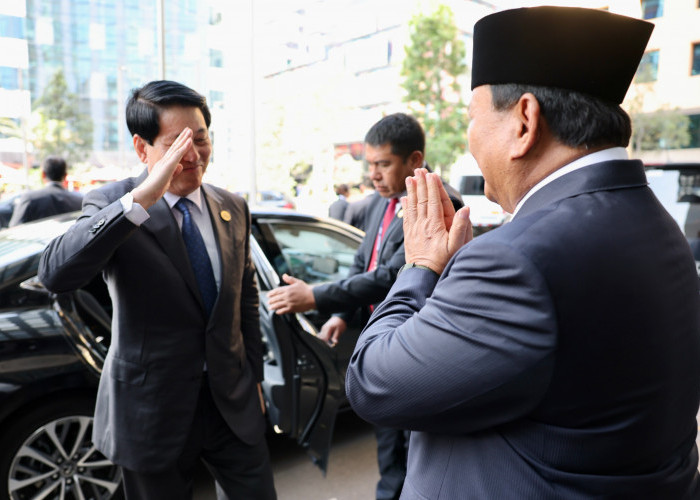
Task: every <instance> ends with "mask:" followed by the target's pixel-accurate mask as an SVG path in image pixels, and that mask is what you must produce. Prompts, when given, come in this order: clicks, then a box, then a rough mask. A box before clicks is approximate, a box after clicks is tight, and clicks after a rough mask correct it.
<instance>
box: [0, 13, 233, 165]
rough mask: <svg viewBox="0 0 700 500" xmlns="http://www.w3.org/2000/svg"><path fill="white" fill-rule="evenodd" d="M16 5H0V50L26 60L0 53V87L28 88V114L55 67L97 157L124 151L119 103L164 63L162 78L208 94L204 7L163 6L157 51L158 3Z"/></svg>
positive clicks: (157, 75) (125, 142)
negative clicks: (20, 53)
mask: <svg viewBox="0 0 700 500" xmlns="http://www.w3.org/2000/svg"><path fill="white" fill-rule="evenodd" d="M15 1H19V2H20V3H24V6H23V7H24V8H21V7H19V8H16V9H6V8H0V52H1V51H4V50H9V49H12V48H14V47H15V46H17V45H19V47H20V50H21V48H22V47H26V48H25V49H24V50H25V51H26V56H25V58H26V63H23V62H22V61H18V62H17V61H13V60H11V59H10V60H8V58H3V57H1V56H0V89H5V90H7V91H18V90H20V91H22V90H23V91H25V92H26V91H28V93H29V97H30V100H31V104H32V106H31V109H32V110H33V109H34V106H33V104H34V103H35V102H36V100H37V99H38V98H39V97H41V95H42V93H43V91H44V89H45V88H46V85H47V83H48V82H49V80H50V79H51V78H52V76H53V75H54V74H55V73H56V72H57V71H58V70H62V71H63V73H64V76H65V78H66V82H67V85H68V91H69V92H72V93H74V94H76V95H77V96H78V97H79V106H80V111H81V112H82V113H85V114H86V115H88V116H90V119H91V120H92V123H93V138H92V139H93V140H92V143H93V148H94V150H95V151H96V152H114V151H118V150H119V149H120V147H121V148H123V147H125V145H127V146H129V148H130V144H131V139H130V136H129V135H128V131H127V130H126V127H125V125H124V118H123V108H124V104H125V102H126V99H127V98H128V95H129V92H130V90H131V89H132V88H135V87H138V86H141V85H143V84H144V83H146V82H148V81H151V80H155V79H160V78H161V68H163V65H164V76H165V78H167V79H171V80H177V81H180V82H182V83H184V84H186V85H188V86H191V87H192V88H194V89H197V90H199V91H200V92H203V93H204V94H205V95H206V94H208V88H207V85H206V74H207V67H208V65H209V60H210V53H211V52H210V50H211V48H210V47H209V46H208V43H207V34H208V32H209V31H208V26H209V25H210V20H211V18H212V8H211V4H210V3H209V2H206V1H196V0H168V1H167V2H162V3H163V4H164V9H163V12H164V15H163V26H164V30H163V31H164V37H163V38H164V42H165V51H163V52H161V50H160V43H159V41H160V36H159V15H160V11H159V2H161V0H148V1H144V0H61V1H57V0H15ZM8 11H9V12H8ZM163 53H164V55H165V58H164V60H163V58H162V54H163ZM20 59H21V58H20ZM218 64H220V65H221V64H222V61H219V62H218ZM23 66H24V67H23ZM12 115H13V113H10V112H6V113H3V110H2V109H0V116H9V117H12V118H17V117H15V116H12Z"/></svg>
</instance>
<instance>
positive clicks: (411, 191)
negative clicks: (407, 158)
mask: <svg viewBox="0 0 700 500" xmlns="http://www.w3.org/2000/svg"><path fill="white" fill-rule="evenodd" d="M414 174H415V175H414V176H413V177H407V178H406V196H404V197H403V198H401V207H402V208H403V214H404V215H403V233H404V250H405V252H406V262H412V263H414V264H418V265H421V266H425V267H428V268H430V269H432V270H433V271H435V272H436V273H438V274H441V273H442V271H443V270H444V269H445V266H446V265H447V262H448V261H449V260H450V258H451V257H452V256H453V255H454V254H455V252H457V250H459V249H460V247H462V246H463V245H464V244H465V243H467V242H469V241H471V239H472V238H473V231H472V224H471V221H470V220H469V207H463V208H461V209H459V211H457V212H455V209H454V207H453V206H452V202H451V201H450V197H449V196H448V195H447V191H445V188H444V187H443V185H442V180H441V179H440V177H439V176H438V175H437V174H435V173H429V172H428V171H427V170H426V169H424V168H419V169H416V170H415V172H414Z"/></svg>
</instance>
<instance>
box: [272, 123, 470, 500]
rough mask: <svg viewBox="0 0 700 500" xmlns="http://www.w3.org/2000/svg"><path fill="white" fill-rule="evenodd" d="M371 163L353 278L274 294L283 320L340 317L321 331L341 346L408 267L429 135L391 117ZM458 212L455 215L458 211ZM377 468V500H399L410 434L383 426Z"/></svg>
mask: <svg viewBox="0 0 700 500" xmlns="http://www.w3.org/2000/svg"><path fill="white" fill-rule="evenodd" d="M365 160H366V161H367V163H368V165H369V172H370V174H369V175H370V179H371V180H372V182H373V184H374V187H375V191H376V192H377V195H376V196H372V197H371V200H372V203H371V205H369V206H368V207H367V213H366V221H367V232H366V235H365V238H364V239H363V240H362V243H361V245H360V247H359V248H358V250H357V253H356V254H355V260H354V262H353V265H352V267H351V269H350V271H349V273H348V277H347V278H345V279H343V280H341V281H338V282H335V283H326V284H322V285H318V286H314V287H311V286H310V285H308V284H307V283H305V282H304V281H302V280H299V279H296V278H294V277H292V276H288V275H286V274H285V275H283V277H282V278H283V280H284V282H285V283H287V286H282V287H278V288H276V289H274V290H271V291H270V292H269V293H268V300H269V305H270V308H271V309H272V310H274V311H276V312H277V314H287V313H294V312H304V311H309V310H311V309H317V310H319V311H321V312H327V313H331V312H335V313H339V314H337V315H334V316H332V317H331V318H330V319H329V320H328V321H327V322H326V323H325V324H324V325H323V326H322V328H321V332H320V337H321V339H323V340H325V341H327V342H329V343H330V344H331V345H335V344H336V343H337V342H338V339H339V338H340V336H341V335H342V334H343V332H345V330H346V329H347V325H348V323H349V321H350V320H351V318H352V316H353V315H354V314H355V313H356V311H357V310H358V309H359V310H360V314H361V315H362V322H363V323H366V322H367V319H368V318H369V315H370V314H371V310H372V308H373V307H374V305H375V304H377V303H379V302H381V301H382V300H384V297H386V294H387V292H388V291H389V289H390V288H391V285H392V283H393V282H394V280H395V279H396V273H397V272H398V271H399V268H401V266H402V265H403V264H404V263H405V258H404V248H403V225H402V211H401V206H400V205H399V204H398V199H399V197H401V196H402V195H403V194H404V191H405V189H406V178H407V177H409V176H411V175H413V172H414V171H415V170H416V169H417V168H420V167H423V166H425V133H424V132H423V128H422V127H421V125H420V123H418V121H417V120H416V119H415V118H414V117H412V116H410V115H407V114H404V113H396V114H392V115H388V116H385V117H384V118H382V119H381V120H379V121H378V122H377V123H375V124H374V125H373V126H372V127H371V128H370V130H369V131H368V132H367V135H366V136H365ZM445 187H446V189H448V190H450V193H451V195H450V201H451V203H452V205H453V207H454V208H460V207H461V206H462V199H461V196H460V195H459V193H458V192H457V191H456V190H454V189H453V188H452V187H450V186H449V185H448V184H446V183H445ZM454 208H453V209H454ZM375 433H376V437H377V462H378V465H379V472H380V476H381V477H380V480H379V483H378V484H377V490H376V497H377V500H386V499H396V498H398V497H399V494H400V493H401V488H402V485H403V481H404V477H405V475H406V449H407V448H406V447H407V444H408V441H407V434H406V433H405V431H403V430H401V429H400V428H392V427H384V426H377V427H375Z"/></svg>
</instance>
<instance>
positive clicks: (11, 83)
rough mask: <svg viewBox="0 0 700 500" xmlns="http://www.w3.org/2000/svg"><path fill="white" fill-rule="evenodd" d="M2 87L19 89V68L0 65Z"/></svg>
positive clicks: (0, 84)
mask: <svg viewBox="0 0 700 500" xmlns="http://www.w3.org/2000/svg"><path fill="white" fill-rule="evenodd" d="M0 88H2V89H7V90H17V89H18V88H19V70H18V69H17V68H7V67H4V66H0Z"/></svg>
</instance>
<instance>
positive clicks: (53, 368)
mask: <svg viewBox="0 0 700 500" xmlns="http://www.w3.org/2000/svg"><path fill="white" fill-rule="evenodd" d="M77 215H78V214H77V213H73V214H63V215H59V216H55V217H52V218H49V219H45V220H42V221H38V222H35V223H30V224H23V225H20V226H17V227H14V228H10V229H4V230H2V231H0V500H5V499H13V500H19V499H29V498H46V499H53V498H61V499H63V498H66V499H73V498H75V499H94V500H98V499H108V498H112V497H114V496H120V495H121V493H120V488H119V483H120V481H121V471H120V469H119V467H116V466H115V465H113V464H112V463H110V462H109V461H108V460H106V459H105V458H104V456H102V455H101V454H100V453H99V452H98V451H97V450H95V448H94V446H93V444H92V441H91V431H92V414H93V409H94V403H95V396H96V391H97V384H98V379H99V376H100V373H101V369H102V364H103V362H104V359H105V356H106V354H107V350H108V348H109V343H110V322H111V301H110V299H109V295H108V293H107V290H106V285H105V283H104V281H103V280H102V278H101V276H98V277H96V278H95V279H94V280H93V281H92V282H91V283H90V284H89V285H88V286H86V287H85V288H83V289H80V290H77V291H75V292H71V293H64V294H56V295H55V294H50V293H48V292H47V291H46V290H45V289H44V287H43V286H42V284H41V283H40V282H39V280H38V279H37V277H36V273H37V266H38V263H39V257H40V255H41V252H42V251H43V249H44V247H45V246H46V245H47V244H48V242H49V241H50V240H51V239H53V238H54V237H56V236H58V235H59V234H62V233H63V232H65V231H66V230H67V229H68V227H69V226H70V225H71V224H73V222H74V220H75V218H76V217H77ZM252 216H253V226H252V231H253V235H254V238H253V239H251V246H252V255H253V258H254V261H255V265H256V268H257V272H258V283H259V287H260V291H261V301H260V302H261V303H260V313H261V330H262V335H263V339H264V341H265V343H266V346H267V353H266V356H265V381H264V382H263V390H264V394H265V399H266V404H267V410H268V411H267V415H268V421H269V424H270V428H271V429H273V430H274V432H277V433H282V434H286V435H288V436H289V437H291V438H293V439H295V440H296V441H297V442H298V443H299V444H301V445H302V446H304V447H305V448H306V449H307V451H308V453H309V454H310V456H311V458H312V459H313V460H314V462H315V463H316V464H317V465H318V466H319V467H321V468H322V469H323V470H325V469H326V467H327V462H328V453H329V448H330V442H331V436H332V433H333V427H334V423H335V417H336V414H337V413H338V412H339V411H342V410H344V409H347V408H348V405H347V400H346V399H345V392H344V382H345V370H346V368H347V365H348V361H349V359H350V355H351V354H352V350H353V347H354V344H355V341H356V339H357V336H358V335H359V333H360V328H359V322H356V323H354V324H351V325H349V328H348V331H347V332H346V333H345V334H344V335H343V337H342V338H341V341H340V342H339V344H338V345H337V346H335V347H333V348H331V347H329V346H328V345H327V344H326V343H325V342H323V341H321V340H320V339H319V338H317V332H318V329H319V328H320V325H322V324H323V323H324V322H325V321H326V319H328V318H327V316H323V315H321V314H318V313H317V312H311V313H308V314H305V315H301V314H297V315H285V316H278V315H275V314H274V313H272V312H271V311H269V310H268V308H267V301H266V292H267V291H268V290H270V289H271V288H274V287H276V286H278V285H279V284H280V276H281V275H282V273H285V272H286V273H289V274H291V275H293V276H295V277H297V278H300V279H303V280H304V281H306V282H308V283H318V282H323V281H332V280H337V279H340V278H342V277H344V276H346V275H347V272H348V269H349V267H350V265H351V264H352V261H353V257H354V254H355V251H356V250H357V247H358V246H359V244H360V242H361V240H362V237H363V233H362V232H361V231H359V230H357V229H355V228H353V227H351V226H348V225H346V224H343V223H340V222H337V221H334V220H331V219H322V218H316V217H311V216H305V215H301V214H297V213H294V212H289V211H284V212H280V213H277V212H260V211H257V212H253V214H252Z"/></svg>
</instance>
